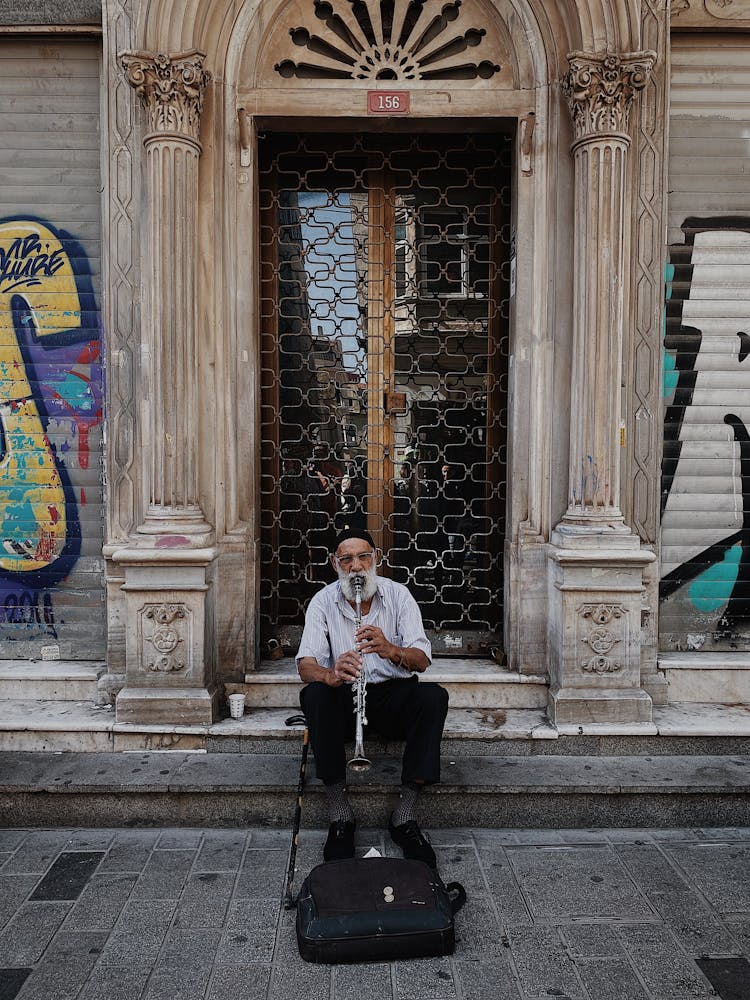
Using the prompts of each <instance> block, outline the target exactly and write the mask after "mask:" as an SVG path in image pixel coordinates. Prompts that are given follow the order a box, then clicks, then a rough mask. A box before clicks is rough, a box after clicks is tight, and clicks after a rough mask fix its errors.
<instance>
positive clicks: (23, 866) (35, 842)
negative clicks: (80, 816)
mask: <svg viewBox="0 0 750 1000" xmlns="http://www.w3.org/2000/svg"><path fill="white" fill-rule="evenodd" d="M66 840H67V833H66V832H65V831H64V830H63V831H60V830H36V831H33V832H31V833H28V834H27V835H26V837H25V838H24V840H23V842H22V843H21V844H20V845H19V847H18V849H17V850H16V851H15V852H14V854H13V855H12V857H10V858H9V859H8V860H7V861H6V862H5V864H4V865H3V871H2V874H3V875H24V874H38V875H43V874H44V872H46V871H47V869H48V868H49V866H50V865H51V864H52V862H53V861H54V860H55V858H56V857H57V855H58V854H59V853H60V851H61V850H62V849H63V848H64V846H65V842H66Z"/></svg>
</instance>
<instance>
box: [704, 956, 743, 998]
mask: <svg viewBox="0 0 750 1000" xmlns="http://www.w3.org/2000/svg"><path fill="white" fill-rule="evenodd" d="M698 966H699V968H700V970H701V972H702V973H703V975H704V976H705V977H706V979H708V981H709V983H711V985H712V986H713V988H714V989H715V990H716V992H717V993H718V994H719V996H720V997H721V1000H748V997H750V962H748V960H747V959H746V958H736V957H732V958H705V959H701V960H700V961H699V962H698Z"/></svg>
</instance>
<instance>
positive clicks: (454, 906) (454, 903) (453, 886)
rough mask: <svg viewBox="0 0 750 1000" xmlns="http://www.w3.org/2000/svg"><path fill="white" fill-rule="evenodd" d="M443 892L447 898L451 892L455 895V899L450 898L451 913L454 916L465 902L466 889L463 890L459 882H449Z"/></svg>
mask: <svg viewBox="0 0 750 1000" xmlns="http://www.w3.org/2000/svg"><path fill="white" fill-rule="evenodd" d="M445 891H446V892H447V893H448V895H449V896H450V895H451V893H452V892H455V893H456V897H455V899H454V898H453V897H452V896H451V913H452V914H453V916H455V915H456V914H457V913H458V911H459V910H460V909H461V907H462V906H463V905H464V903H465V902H466V889H464V887H463V886H462V885H461V883H460V882H449V883H448V884H447V885H446V887H445Z"/></svg>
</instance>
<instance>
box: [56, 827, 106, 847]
mask: <svg viewBox="0 0 750 1000" xmlns="http://www.w3.org/2000/svg"><path fill="white" fill-rule="evenodd" d="M115 833H116V831H115V830H73V831H72V832H70V833H69V834H68V839H67V840H66V842H65V845H64V849H65V850H66V851H106V850H107V848H108V847H109V846H110V844H111V843H112V841H113V840H114V838H115Z"/></svg>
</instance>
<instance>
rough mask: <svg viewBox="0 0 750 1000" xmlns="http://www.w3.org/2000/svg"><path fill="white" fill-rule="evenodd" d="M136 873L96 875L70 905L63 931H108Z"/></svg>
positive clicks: (120, 908)
mask: <svg viewBox="0 0 750 1000" xmlns="http://www.w3.org/2000/svg"><path fill="white" fill-rule="evenodd" d="M137 878H138V876H137V875H136V874H135V873H131V872H125V873H118V872H112V873H109V874H105V875H99V874H96V875H94V876H93V878H92V879H91V881H90V882H89V884H88V885H87V886H86V888H85V889H84V890H83V892H82V893H81V895H80V896H79V897H78V899H77V900H76V901H75V903H74V904H73V908H72V910H71V911H70V913H69V915H68V918H67V920H66V921H65V929H66V930H78V931H83V930H97V929H101V930H105V929H106V930H111V929H112V928H113V927H114V926H115V924H116V922H117V919H118V917H119V916H120V913H121V912H122V908H123V907H124V906H125V903H126V902H127V900H128V897H129V896H130V893H131V892H132V890H133V886H134V885H135V883H136V880H137Z"/></svg>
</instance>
